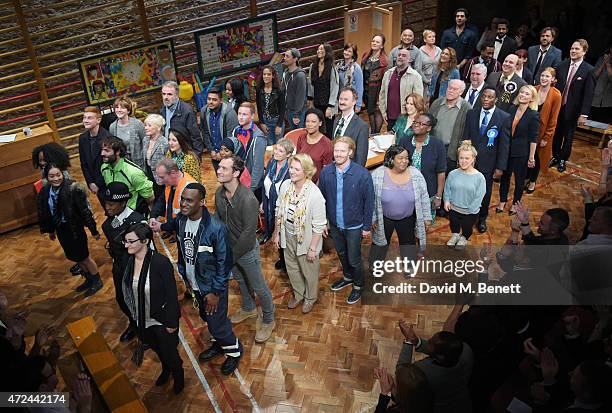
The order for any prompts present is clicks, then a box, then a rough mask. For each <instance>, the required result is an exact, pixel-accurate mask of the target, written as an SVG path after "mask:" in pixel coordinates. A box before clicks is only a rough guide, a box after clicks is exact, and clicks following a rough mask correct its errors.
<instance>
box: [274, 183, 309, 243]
mask: <svg viewBox="0 0 612 413" xmlns="http://www.w3.org/2000/svg"><path fill="white" fill-rule="evenodd" d="M311 185H314V184H313V183H312V181H311V180H309V179H307V180H306V181H305V182H304V185H302V190H301V191H300V193H299V194H296V192H295V185H294V184H293V182H292V183H291V184H290V185H289V188H288V189H287V191H285V193H284V194H283V196H282V198H281V202H280V205H279V209H278V219H277V220H278V224H279V225H280V229H281V231H283V230H284V227H285V219H286V217H287V211H288V209H289V203H290V202H291V203H293V204H295V213H294V215H293V226H294V230H295V236H296V238H297V242H298V244H301V243H302V242H304V231H305V220H306V201H307V199H308V194H309V193H310V186H311Z"/></svg>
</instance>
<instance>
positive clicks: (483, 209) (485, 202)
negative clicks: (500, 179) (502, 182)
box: [478, 171, 493, 221]
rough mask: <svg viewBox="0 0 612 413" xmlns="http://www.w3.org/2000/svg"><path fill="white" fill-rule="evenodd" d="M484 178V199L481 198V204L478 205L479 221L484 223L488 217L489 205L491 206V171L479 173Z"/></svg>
mask: <svg viewBox="0 0 612 413" xmlns="http://www.w3.org/2000/svg"><path fill="white" fill-rule="evenodd" d="M481 172H482V174H483V175H484V177H485V182H486V188H487V192H485V196H484V198H482V204H480V213H479V214H478V216H479V218H478V219H479V220H480V221H484V220H485V219H487V217H488V216H489V205H491V194H492V193H493V171H481Z"/></svg>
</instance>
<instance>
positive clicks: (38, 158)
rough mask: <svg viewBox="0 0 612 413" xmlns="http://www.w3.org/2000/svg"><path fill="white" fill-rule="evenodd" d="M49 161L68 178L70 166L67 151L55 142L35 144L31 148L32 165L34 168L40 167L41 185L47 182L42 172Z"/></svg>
mask: <svg viewBox="0 0 612 413" xmlns="http://www.w3.org/2000/svg"><path fill="white" fill-rule="evenodd" d="M50 163H51V164H53V165H56V166H57V167H58V168H59V169H60V170H61V171H62V173H63V174H64V178H66V179H69V178H70V173H68V168H70V155H68V152H67V151H66V149H64V147H63V146H62V145H60V144H59V143H55V142H49V143H45V144H44V145H40V146H37V147H35V148H34V150H32V165H34V168H36V169H40V175H41V179H42V180H43V185H45V184H46V183H47V182H46V179H45V177H44V173H43V172H44V169H45V166H47V164H50Z"/></svg>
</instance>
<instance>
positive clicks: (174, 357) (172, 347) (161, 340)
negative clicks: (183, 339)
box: [144, 325, 183, 374]
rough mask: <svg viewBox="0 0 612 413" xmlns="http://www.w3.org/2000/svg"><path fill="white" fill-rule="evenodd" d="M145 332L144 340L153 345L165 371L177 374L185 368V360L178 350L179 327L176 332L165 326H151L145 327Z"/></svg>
mask: <svg viewBox="0 0 612 413" xmlns="http://www.w3.org/2000/svg"><path fill="white" fill-rule="evenodd" d="M144 334H145V336H144V342H145V343H148V344H150V345H151V348H152V349H153V351H154V352H155V354H157V357H159V361H160V362H161V365H162V369H163V370H164V371H171V372H172V373H173V374H176V373H178V372H180V371H181V370H182V369H183V360H182V359H181V356H180V355H179V352H178V342H179V340H178V328H177V329H176V331H175V332H174V333H168V331H167V330H166V327H165V326H159V325H157V326H151V327H149V328H146V329H145V332H144Z"/></svg>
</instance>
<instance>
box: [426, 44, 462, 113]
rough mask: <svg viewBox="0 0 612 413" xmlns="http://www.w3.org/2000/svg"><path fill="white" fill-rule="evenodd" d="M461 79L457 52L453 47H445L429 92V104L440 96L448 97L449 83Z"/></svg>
mask: <svg viewBox="0 0 612 413" xmlns="http://www.w3.org/2000/svg"><path fill="white" fill-rule="evenodd" d="M460 78H461V75H460V73H459V69H457V52H456V51H455V49H453V48H452V47H445V48H444V49H443V50H442V53H440V60H439V61H438V64H437V65H436V66H435V67H434V70H433V75H432V77H431V83H430V84H429V92H428V93H429V96H430V98H429V103H431V102H433V101H434V100H436V99H438V98H439V97H440V96H446V88H447V87H448V82H449V81H450V80H452V79H460Z"/></svg>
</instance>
